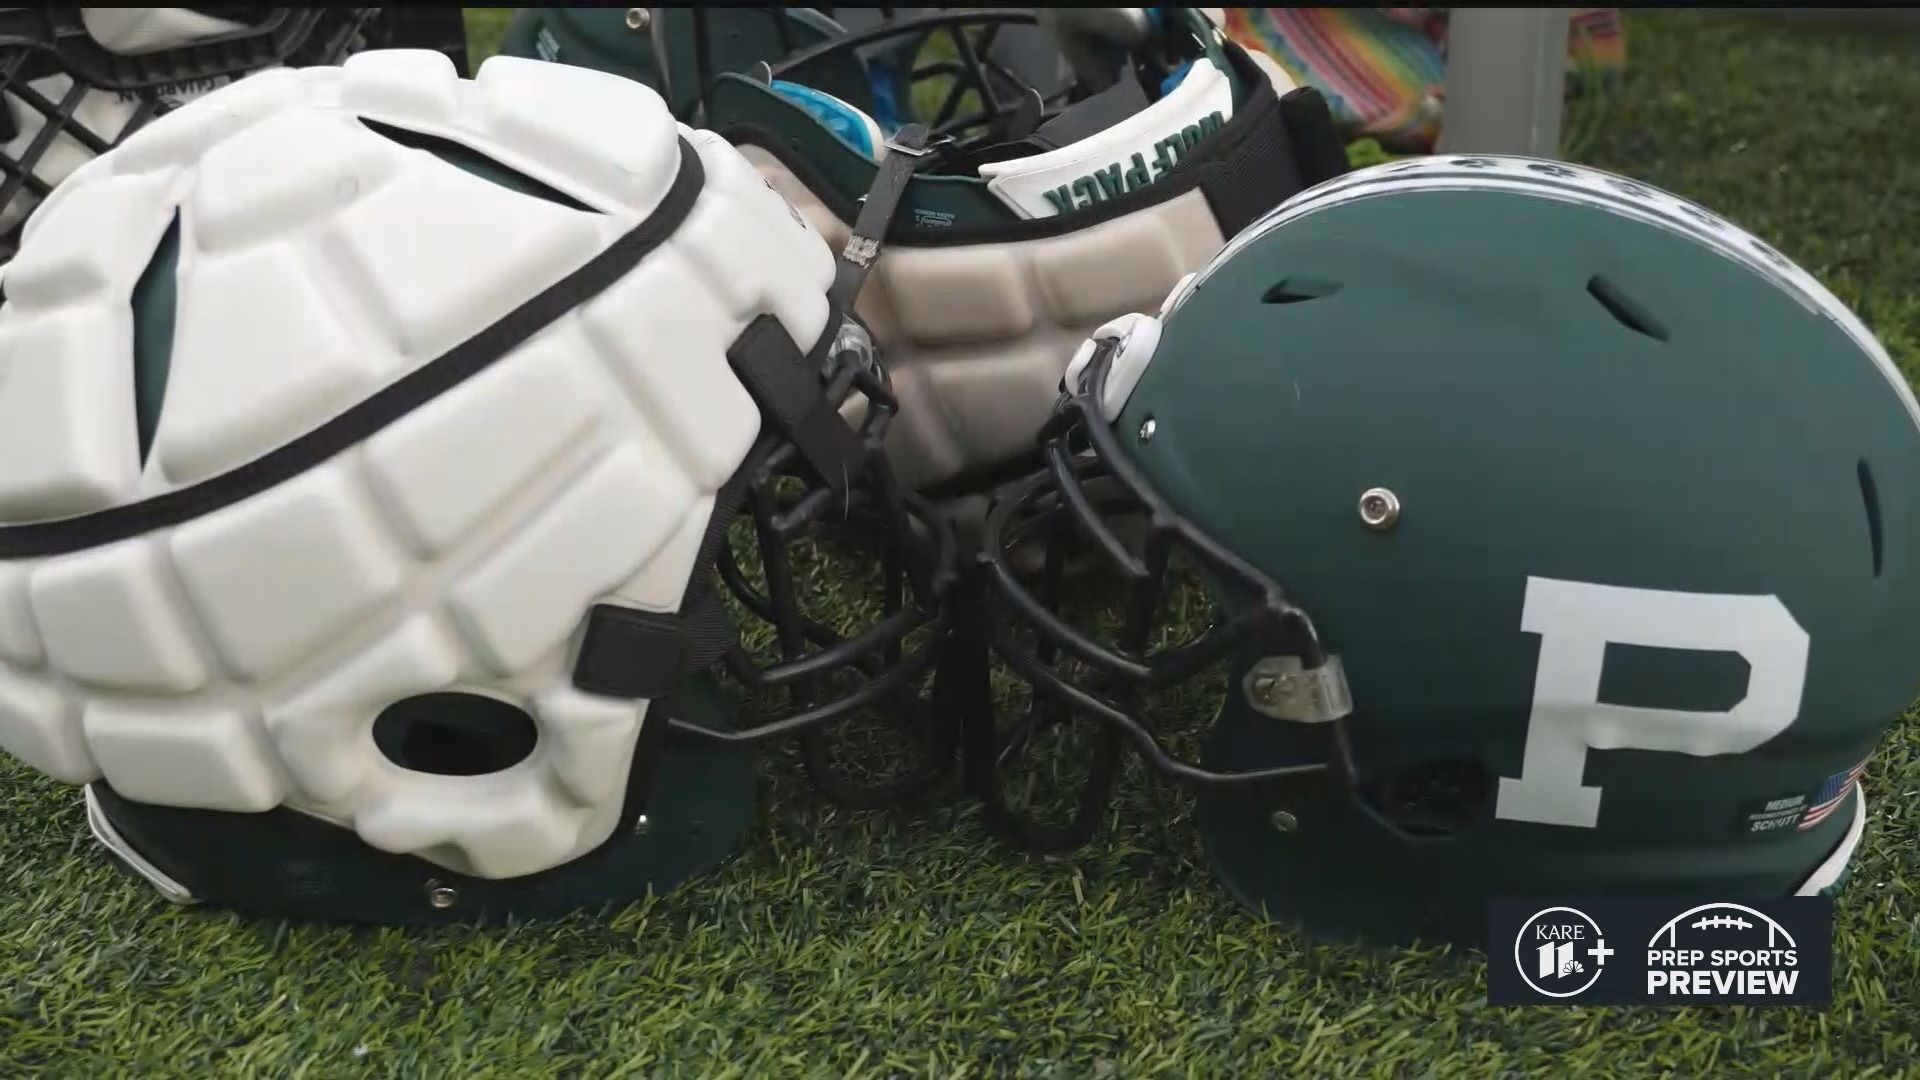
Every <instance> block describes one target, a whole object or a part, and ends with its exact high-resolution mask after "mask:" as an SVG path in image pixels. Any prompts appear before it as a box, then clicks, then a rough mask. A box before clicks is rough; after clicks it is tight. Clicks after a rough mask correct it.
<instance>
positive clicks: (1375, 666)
mask: <svg viewBox="0 0 1920 1080" xmlns="http://www.w3.org/2000/svg"><path fill="white" fill-rule="evenodd" d="M1122 374H1123V373H1122V372H1121V371H1120V370H1119V369H1116V373H1115V376H1116V378H1118V377H1119V376H1121V375H1122ZM1125 374H1126V375H1127V377H1129V378H1137V382H1135V383H1134V384H1133V386H1132V387H1131V392H1130V393H1129V394H1127V396H1126V397H1125V404H1124V407H1123V408H1120V410H1119V412H1118V415H1117V417H1116V418H1115V421H1114V427H1115V431H1116V434H1117V435H1118V436H1119V437H1120V439H1121V441H1122V445H1123V446H1124V447H1126V449H1127V451H1128V453H1129V455H1130V456H1131V457H1132V458H1133V459H1134V462H1135V463H1136V464H1137V465H1138V466H1139V467H1140V469H1141V470H1143V471H1144V472H1145V474H1146V475H1147V476H1148V477H1149V478H1150V479H1151V480H1152V482H1153V483H1154V484H1155V486H1156V487H1157V488H1158V490H1159V491H1160V493H1161V494H1162V495H1163V496H1164V497H1165V498H1166V499H1167V500H1168V501H1169V502H1170V503H1171V504H1172V505H1173V506H1174V507H1175V508H1177V509H1178V510H1179V511H1180V512H1182V513H1184V514H1185V515H1187V516H1189V517H1190V518H1191V519H1192V520H1193V521H1194V522H1195V524H1197V525H1198V526H1199V527H1200V528H1202V529H1203V530H1205V531H1206V532H1207V533H1209V534H1210V535H1211V536H1212V537H1214V538H1215V539H1216V540H1218V541H1220V542H1221V543H1223V544H1224V545H1226V546H1227V547H1228V548H1229V549H1231V550H1232V551H1234V552H1236V553H1238V554H1239V555H1240V556H1241V557H1242V558H1245V559H1247V560H1248V561H1249V562H1251V563H1253V564H1254V565H1255V566H1257V567H1258V568H1259V569H1260V570H1261V571H1262V572H1264V573H1266V574H1268V575H1270V576H1271V577H1272V578H1273V579H1274V580H1276V581H1278V582H1279V583H1280V584H1281V585H1282V586H1283V587H1285V588H1286V589H1287V590H1288V593H1289V594H1290V596H1291V597H1292V599H1293V600H1294V601H1295V602H1296V603H1298V604H1299V605H1300V606H1301V607H1302V608H1304V609H1305V610H1306V611H1307V612H1308V613H1309V614H1310V615H1311V616H1312V618H1313V619H1314V622H1315V624H1316V626H1317V628H1318V631H1319V633H1320V636H1321V639H1322V640H1323V641H1324V642H1325V643H1326V646H1327V648H1328V649H1329V650H1330V651H1331V652H1333V653H1335V654H1337V655H1338V656H1339V657H1340V659H1341V662H1342V664H1343V665H1344V668H1345V672H1346V676H1347V679H1348V683H1349V686H1350V689H1351V692H1352V697H1353V701H1354V711H1353V713H1352V715H1351V716H1350V717H1348V719H1347V720H1346V721H1345V723H1346V724H1347V725H1348V730H1349V731H1350V733H1351V738H1352V744H1353V747H1354V755H1355V759H1356V761H1357V764H1358V768H1359V775H1360V777H1361V779H1362V784H1361V787H1360V791H1361V792H1362V793H1363V794H1362V796H1361V799H1363V800H1364V803H1365V805H1362V801H1361V800H1359V799H1356V797H1355V794H1354V792H1352V791H1350V790H1349V789H1347V788H1346V787H1344V786H1343V785H1340V784H1329V785H1327V789H1326V790H1325V792H1324V793H1322V794H1319V795H1317V796H1311V797H1308V798H1307V799H1306V800H1305V801H1300V800H1299V799H1297V798H1295V799H1289V798H1288V797H1286V796H1284V795H1280V794H1263V795H1244V794H1236V795H1223V794H1209V795H1204V796H1203V797H1202V800H1201V806H1200V820H1201V827H1202V830H1203V832H1204V835H1205V839H1206V844H1207V849H1208V852H1209V855H1210V858H1211V860H1212V862H1213V864H1214V865H1215V867H1216V870H1217V872H1218V873H1219V875H1220V876H1221V877H1222V878H1223V880H1224V881H1225V883H1226V884H1227V886H1228V887H1229V888H1230V889H1231V890H1232V891H1233V892H1234V893H1235V894H1236V895H1237V896H1238V897H1239V898H1240V899H1241V900H1242V901H1244V902H1245V903H1247V904H1248V905H1250V906H1253V907H1255V908H1261V909H1265V910H1268V911H1270V912H1271V913H1273V914H1274V915H1276V916H1280V917H1284V918H1287V919H1289V920H1295V921H1299V922H1301V923H1304V925H1305V926H1306V928H1307V929H1308V930H1309V931H1310V932H1312V933H1314V934H1316V935H1320V936H1329V937H1337V938H1347V937H1353V936H1363V937H1369V938H1377V939H1381V940H1388V941H1404V940H1408V939H1412V938H1415V937H1420V938H1426V939H1429V940H1454V941H1468V942H1471V941H1474V940H1477V939H1478V938H1479V937H1480V936H1481V935H1482V934H1483V933H1484V927H1485V918H1486V914H1485V901H1486V899H1487V898H1488V897H1491V896H1499V895H1555V894H1558V895H1569V894H1575V893H1588V894H1591V893H1596V892H1617V893H1622V894H1638V895H1652V894H1669V893H1701V894H1705V893H1710V894H1713V895H1714V896H1716V897H1735V896H1743V895H1751V896H1766V895H1786V894H1792V893H1795V892H1798V891H1814V890H1816V889H1818V888H1821V887H1823V886H1828V885H1831V884H1832V883H1833V880H1834V879H1835V878H1836V877H1837V865H1836V861H1837V863H1838V864H1840V865H1843V864H1844V862H1845V858H1846V856H1847V855H1848V854H1849V853H1850V851H1851V842H1852V841H1853V840H1856V839H1857V837H1858V830H1859V827H1860V820H1861V819H1862V818H1863V817H1864V807H1863V805H1861V803H1860V797H1859V796H1858V795H1857V794H1856V790H1855V789H1856V788H1857V785H1856V784H1854V782H1853V776H1854V775H1855V773H1854V772H1853V770H1854V767H1855V766H1856V765H1858V764H1859V763H1861V762H1862V761H1863V759H1865V758H1867V757H1868V755H1869V754H1870V753H1871V752H1872V750H1873V748H1874V745H1875V743H1876V742H1877V741H1878V739H1879V738H1880V736H1881V734H1882V733H1883V732H1884V731H1885V730H1886V728H1887V726H1888V725H1889V723H1890V722H1891V721H1892V720H1893V719H1895V718H1896V717H1897V716H1898V715H1899V714H1900V712H1901V711H1902V710H1903V709H1904V708H1905V707H1906V706H1907V705H1908V704H1909V703H1910V702H1911V701H1912V699H1913V697H1914V695H1915V691H1916V685H1917V684H1920V670H1917V668H1916V663H1915V657H1920V561H1917V560H1916V558H1915V552H1916V551H1920V546H1916V541H1917V540H1920V409H1917V408H1916V406H1915V403H1914V399H1913V396H1912V393H1911V391H1910V390H1909V388H1908V387H1907V385H1906V382H1905V380H1904V379H1903V378H1902V377H1901V375H1900V374H1899V373H1898V372H1897V371H1896V370H1895V369H1894V367H1893V365H1892V364H1891V363H1890V362H1889V360H1888V358H1887V356H1886V353H1885V352H1884V350H1883V349H1882V348H1881V347H1880V345H1879V343H1878V342H1877V341H1875V340H1874V338H1873V336H1872V335H1871V334H1870V333H1869V332H1867V331H1866V330H1865V329H1864V328H1863V327H1862V326H1861V325H1860V323H1859V322H1858V320H1857V319H1855V318H1854V316H1853V315H1852V314H1851V313H1849V312H1848V311H1847V310H1846V309H1845V308H1844V307H1843V306H1842V305H1840V304H1839V302H1838V301H1836V300H1835V299H1834V298H1833V297H1832V296H1831V295H1830V294H1829V293H1828V292H1827V291H1826V290H1825V289H1824V288H1822V287H1821V286H1820V285H1819V284H1817V283H1816V282H1815V281H1813V279H1812V278H1810V277H1809V276H1808V275H1807V274H1806V273H1805V272H1804V271H1802V270H1800V269H1799V268H1798V267H1796V266H1794V265H1793V264H1792V263H1791V262H1789V261H1788V260H1786V259H1785V258H1784V257H1782V256H1780V255H1779V254H1778V253H1777V252H1775V251H1773V250H1772V249H1771V248H1769V247H1767V246H1766V245H1765V244H1763V243H1761V242H1760V241H1759V240H1757V239H1755V238H1753V237H1752V236H1750V235H1748V234H1746V233H1745V232H1743V231H1742V230H1740V229H1738V228H1736V227H1735V226H1733V225H1731V224H1729V223H1727V222H1725V221H1724V220H1721V219H1720V218H1718V217H1716V216H1714V215H1712V214H1710V213H1708V212H1707V211H1704V210H1702V209H1700V208H1699V207H1697V206H1694V205H1692V204H1690V203H1687V202H1685V201H1683V200H1681V199H1678V198H1676V197H1674V196H1672V195H1669V194H1667V193H1665V192H1661V191H1657V190H1655V189H1653V188H1650V187H1648V186H1646V185H1643V184H1638V183H1634V182H1632V181H1628V180H1625V179H1622V178H1619V177H1615V176H1610V175H1607V174H1603V173H1598V172H1595V171H1593V170H1589V169H1580V168H1575V167H1572V166H1567V165H1564V164H1561V163H1556V162H1543V161H1530V160H1525V159H1513V158H1429V159H1421V160H1418V161H1413V162H1403V163H1398V164H1394V165H1389V166H1384V167H1380V168H1375V169H1369V170H1365V171H1362V172H1358V173H1354V174H1350V175H1349V176H1348V177H1345V178H1342V179H1340V180H1336V181H1333V182H1331V183H1329V184H1325V185H1322V186H1321V187H1319V188H1316V189H1314V190H1312V191H1309V192H1307V193H1304V194H1302V195H1300V196H1298V197H1296V198H1295V199H1294V200H1292V201H1291V202H1289V203H1288V204H1287V205H1285V206H1283V207H1281V208H1280V209H1278V210H1276V211H1275V212H1274V213H1272V214H1271V215H1269V216H1268V218H1266V219H1264V220H1263V221H1261V222H1258V223H1256V224H1255V225H1253V226H1252V227H1250V228H1248V229H1247V230H1245V231H1244V232H1243V233H1242V234H1241V235H1240V236H1239V237H1238V238H1236V239H1235V240H1234V242H1233V243H1232V244H1231V245H1230V246H1229V247H1228V248H1227V249H1226V250H1225V251H1223V252H1222V253H1221V255H1220V256H1219V257H1218V258H1216V259H1215V260H1214V261H1213V262H1212V263H1211V264H1210V265H1209V266H1208V268H1207V269H1205V270H1203V271H1201V273H1200V274H1199V275H1197V276H1196V277H1195V278H1194V279H1192V280H1191V281H1190V282H1189V283H1188V284H1186V285H1184V286H1182V287H1181V288H1180V289H1177V290H1176V294H1175V295H1174V296H1173V297H1170V298H1169V305H1168V309H1167V310H1166V313H1165V315H1164V318H1163V325H1162V328H1161V334H1160V337H1159V341H1158V344H1157V346H1156V347H1155V349H1154V353H1153V356H1152V358H1151V361H1150V362H1149V363H1147V364H1146V365H1145V367H1144V371H1141V370H1139V369H1138V368H1135V369H1134V370H1133V371H1132V372H1127V373H1125ZM1124 381H1125V380H1124V379H1122V384H1123V385H1122V392H1125V387H1124ZM1110 404H1111V399H1110ZM1109 415H1113V413H1112V409H1111V408H1110V409H1109ZM1149 418H1151V419H1152V421H1153V423H1152V425H1150V427H1151V439H1150V440H1146V441H1143V436H1142V432H1143V427H1145V426H1147V425H1146V422H1147V421H1148V419H1149ZM1373 489H1384V491H1385V492H1386V493H1390V495H1391V497H1392V498H1391V500H1383V499H1381V498H1376V499H1374V500H1373V501H1372V502H1370V503H1369V504H1368V505H1367V506H1366V507H1365V508H1363V507H1362V494H1363V493H1365V492H1369V491H1371V490H1373ZM1394 502H1397V516H1396V515H1395V514H1394V513H1392V512H1391V511H1392V510H1393V509H1395V508H1394V507H1391V506H1390V503H1394ZM1250 659H1251V658H1248V660H1250ZM1243 670H1244V669H1243ZM1229 685H1230V686H1232V687H1234V688H1235V689H1234V690H1233V691H1232V692H1230V693H1229V694H1228V697H1227V700H1226V701H1225V703H1224V704H1223V706H1222V709H1221V712H1220V714H1219V717H1218V720H1217V722H1216V723H1215V725H1214V728H1213V730H1212V732H1211V734H1210V736H1209V743H1208V746H1207V749H1206V753H1205V761H1204V764H1205V765H1206V766H1207V767H1209V768H1213V769H1244V768H1254V767H1263V766H1271V765H1281V764H1288V763H1296V762H1308V761H1313V760H1320V759H1322V758H1323V757H1324V755H1325V754H1326V750H1325V745H1326V744H1325V740H1324V730H1323V729H1319V728H1317V727H1316V726H1315V725H1311V724H1303V723H1292V722H1287V721H1282V720H1276V719H1272V718H1270V717H1268V716H1265V715H1262V714H1261V713H1258V712H1255V711H1254V710H1253V709H1251V708H1250V707H1249V706H1248V704H1247V703H1246V701H1245V700H1244V698H1243V697H1242V696H1241V693H1240V691H1239V687H1240V685H1241V682H1240V680H1239V679H1238V678H1236V679H1235V680H1234V681H1233V682H1232V683H1230V684H1229ZM1383 819H1384V820H1385V821H1391V822H1394V823H1396V826H1397V827H1396V828H1389V827H1387V825H1385V824H1383Z"/></svg>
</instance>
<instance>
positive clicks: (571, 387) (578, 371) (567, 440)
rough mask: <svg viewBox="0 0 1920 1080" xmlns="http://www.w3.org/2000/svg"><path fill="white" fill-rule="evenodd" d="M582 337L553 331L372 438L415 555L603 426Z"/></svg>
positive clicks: (370, 449) (378, 472)
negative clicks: (596, 424) (599, 424)
mask: <svg viewBox="0 0 1920 1080" xmlns="http://www.w3.org/2000/svg"><path fill="white" fill-rule="evenodd" d="M579 336H580V328H579V327H578V326H577V325H576V324H574V323H567V324H564V325H562V326H558V327H555V328H554V329H553V330H551V331H549V332H547V333H545V334H542V335H540V336H539V337H536V338H534V339H533V340H532V341H529V342H528V343H527V344H526V345H525V346H524V347H523V348H521V349H520V350H519V352H517V353H516V354H515V355H514V356H513V357H512V358H511V359H508V360H504V361H502V362H500V363H498V364H495V365H494V366H493V367H492V368H490V369H488V370H486V371H483V372H481V373H480V374H479V375H477V376H475V377H474V378H472V379H469V380H467V381H466V382H465V383H463V384H462V385H460V386H457V387H455V388H453V389H452V390H450V391H448V392H447V393H445V394H442V395H441V396H440V397H439V398H437V399H435V400H434V401H432V402H429V403H428V404H426V405H425V406H423V407H421V408H419V409H416V410H415V411H414V412H413V413H412V414H411V415H409V416H407V417H406V418H405V419H403V420H401V421H399V422H397V423H395V424H394V425H392V426H391V427H389V428H387V429H386V430H385V431H382V432H381V433H380V434H378V435H375V436H374V437H373V438H371V439H369V440H367V470H368V472H369V473H370V474H371V475H372V476H373V477H374V479H375V480H376V481H377V482H378V483H379V486H380V489H381V491H382V493H383V495H384V496H385V497H386V500H387V502H388V504H389V505H391V506H393V507H395V508H396V509H397V510H398V511H399V516H400V517H401V519H402V520H403V521H405V523H406V525H407V529H408V532H409V534H410V535H409V539H410V540H411V541H412V542H413V544H414V546H415V550H417V551H420V552H421V553H423V554H432V553H436V552H440V551H445V550H447V549H448V548H450V547H451V546H452V545H453V544H454V542H455V541H457V540H459V539H460V538H461V537H462V536H464V535H466V533H467V532H468V531H470V530H471V529H473V527H474V526H475V525H476V524H477V523H478V522H479V521H480V519H481V518H482V517H484V516H486V515H487V514H488V513H489V512H491V511H493V510H494V509H495V508H497V507H499V506H500V505H501V504H502V503H504V502H505V501H506V500H507V499H508V498H510V497H511V496H512V495H513V493H514V492H516V491H519V490H520V489H522V488H523V487H524V486H525V485H526V484H528V483H529V482H531V481H532V480H533V479H534V478H535V477H536V476H538V475H540V473H541V471H542V470H544V469H545V468H546V467H547V466H548V465H549V464H551V463H552V461H553V460H554V458H555V457H556V456H557V455H559V453H560V452H561V451H563V450H565V449H566V448H567V447H568V446H569V445H571V444H573V443H574V442H575V441H577V440H578V439H579V438H580V437H581V436H582V435H583V434H584V433H585V432H586V431H587V429H588V428H589V427H590V426H591V425H592V424H593V422H594V421H595V420H596V419H598V417H599V409H598V406H597V403H596V402H595V400H594V397H595V390H596V389H597V385H596V384H595V383H594V382H593V381H592V380H591V379H589V378H588V376H587V374H586V373H585V372H584V371H583V370H582V364H583V363H591V362H592V358H591V350H589V349H588V348H587V347H586V346H585V343H584V342H582V341H580V340H579ZM734 460H735V461H738V460H739V457H738V456H737V455H736V456H735V458H734Z"/></svg>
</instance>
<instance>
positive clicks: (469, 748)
mask: <svg viewBox="0 0 1920 1080" xmlns="http://www.w3.org/2000/svg"><path fill="white" fill-rule="evenodd" d="M539 741H540V729H539V727H538V726H537V725H535V724H534V722H533V717H531V716H529V715H527V713H526V712H525V711H524V710H522V709H520V708H518V707H516V706H514V705H510V704H508V703H506V702H504V701H500V700H498V699H496V698H490V697H482V696H481V695H479V694H462V693H457V692H451V691H443V692H440V693H434V694H417V695H415V696H413V697H409V698H402V699H400V700H399V701H396V702H394V703H393V704H391V705H389V706H387V707H386V708H385V709H383V710H381V712H380V715H379V716H377V717H375V718H374V721H373V742H374V745H375V746H378V747H379V748H380V752H381V753H382V754H384V755H385V756H386V759H387V760H388V761H391V762H393V763H394V764H395V765H398V766H400V767H401V768H403V769H408V770H411V771H413V772H420V773H431V774H433V775H435V776H482V775H485V774H487V773H496V772H502V771H504V770H506V769H510V768H512V767H513V766H515V765H517V764H519V763H520V762H522V761H525V760H526V759H527V757H528V756H529V755H531V754H532V753H533V748H534V746H535V744H537V743H538V742H539Z"/></svg>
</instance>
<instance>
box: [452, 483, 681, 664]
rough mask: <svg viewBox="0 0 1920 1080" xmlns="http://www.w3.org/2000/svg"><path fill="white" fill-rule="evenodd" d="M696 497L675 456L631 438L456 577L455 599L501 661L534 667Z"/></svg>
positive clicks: (479, 642)
mask: <svg viewBox="0 0 1920 1080" xmlns="http://www.w3.org/2000/svg"><path fill="white" fill-rule="evenodd" d="M693 500H694V493H693V487H692V485H690V484H689V483H687V480H686V478H685V477H684V476H682V475H681V474H680V472H679V470H677V469H675V468H674V467H673V462H672V461H671V459H663V457H652V458H649V456H648V455H646V454H644V453H642V452H641V451H640V449H639V448H637V447H635V446H631V445H628V446H622V447H621V448H619V449H618V450H615V451H614V452H613V453H611V454H608V455H607V456H606V457H604V458H602V459H600V460H599V461H596V462H594V463H593V465H591V466H589V467H588V468H587V469H586V471H585V472H584V473H583V474H582V475H581V476H580V477H579V478H577V479H576V480H574V481H573V483H571V484H569V485H568V486H567V489H566V490H565V491H563V492H562V493H561V494H560V496H559V497H558V498H557V499H555V500H554V501H553V503H552V504H551V505H550V506H548V507H546V508H545V509H544V510H542V511H541V513H540V514H539V515H538V516H537V517H535V518H534V519H533V520H532V521H529V522H528V523H527V525H526V527H525V528H524V529H522V530H521V531H520V532H519V533H518V534H517V535H515V536H514V537H513V538H512V539H510V540H508V541H506V542H505V543H504V544H502V545H501V546H500V549H499V550H498V551H495V552H494V553H493V555H492V557H490V558H489V559H488V560H487V561H486V562H485V563H483V564H482V565H481V566H480V568H479V569H478V570H476V571H475V572H474V573H472V574H471V575H469V576H468V577H467V578H466V579H465V580H463V581H461V582H460V583H459V584H458V585H456V586H454V588H453V595H452V597H451V600H450V605H451V608H452V610H453V612H454V613H455V615H456V616H457V617H458V618H459V620H460V623H461V627H462V629H463V630H464V631H466V633H467V634H468V635H469V637H470V640H471V641H472V642H473V645H474V647H475V649H476V650H477V651H478V652H479V654H480V655H481V656H482V657H484V658H485V659H486V661H487V663H488V665H489V666H490V667H492V668H493V669H494V670H495V671H498V672H501V673H503V674H504V673H507V672H512V671H516V670H519V669H520V668H523V667H526V666H528V665H530V664H532V663H533V662H534V661H535V660H537V659H539V658H540V657H541V656H542V655H544V654H546V653H547V652H548V651H549V650H552V649H554V648H556V647H558V646H559V645H560V643H561V642H563V641H565V640H566V638H567V636H568V635H569V634H571V633H572V632H573V630H574V628H575V627H576V626H577V625H578V624H579V621H580V617H581V614H582V613H583V612H585V611H586V610H587V608H588V606H589V605H590V604H591V603H592V601H593V598H594V597H595V596H598V595H600V594H602V593H605V592H608V591H610V590H612V589H613V588H614V587H615V586H617V585H619V584H620V583H621V582H622V581H624V580H625V579H626V578H627V577H629V576H630V575H632V574H633V572H634V571H635V570H636V569H637V568H639V567H640V566H641V565H642V564H644V563H645V562H646V561H647V560H649V559H651V558H652V557H653V555H654V553H655V552H656V551H657V550H658V549H659V548H660V546H661V545H662V544H664V543H665V542H666V541H667V539H668V538H669V537H670V536H672V535H673V533H674V531H675V529H676V527H677V526H678V525H679V524H680V522H681V521H682V520H683V519H684V518H685V517H686V515H687V514H688V513H690V512H691V511H692V510H693Z"/></svg>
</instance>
